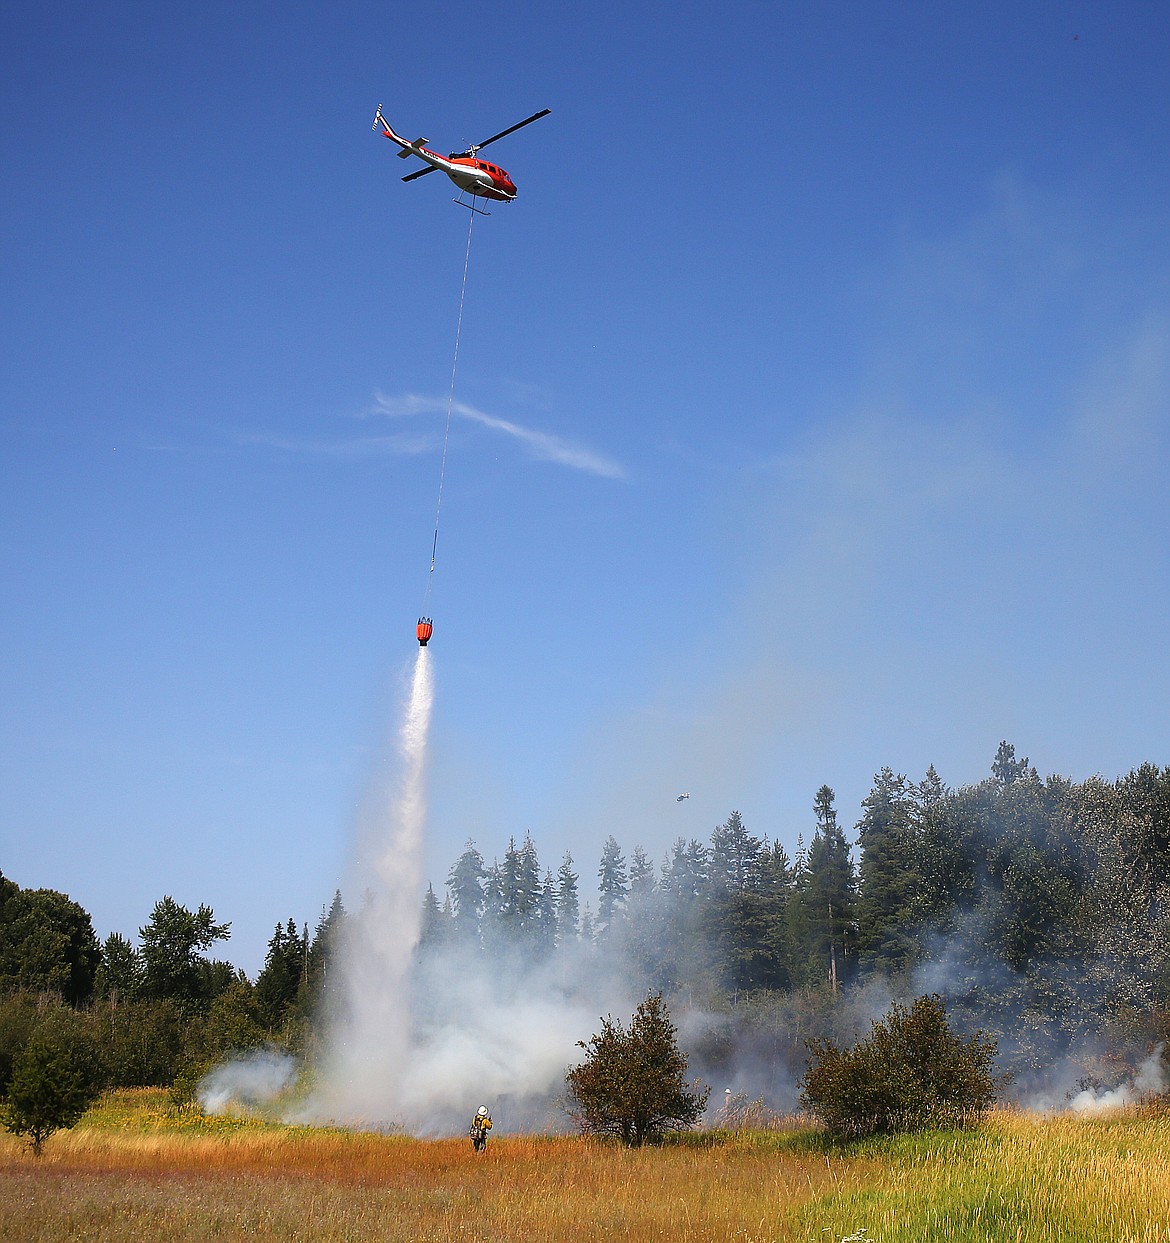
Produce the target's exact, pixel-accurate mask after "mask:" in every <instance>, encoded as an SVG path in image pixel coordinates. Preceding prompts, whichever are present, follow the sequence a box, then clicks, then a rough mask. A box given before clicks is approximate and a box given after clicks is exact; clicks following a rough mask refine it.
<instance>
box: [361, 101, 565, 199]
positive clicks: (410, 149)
mask: <svg viewBox="0 0 1170 1243" xmlns="http://www.w3.org/2000/svg"><path fill="white" fill-rule="evenodd" d="M551 111H552V109H551V108H545V109H544V110H543V111H541V112H534V113H533V114H532V116H530V117H526V118H525V119H524V120H523V121H518V122H517V123H516V124H515V125H510V126H509V127H508V128H507V129H504V130H500V132H499V133H498V134H493V135H492V136H491V137H490V138H485V139H484V140H483V142H477V143H475V144H474V145H473V146H470V147H468V148H467V150H466V151H452V152H451V154H450V155H440V154H439V153H438V152H437V151H431V150H428V148H427V147H426V146H425V145H424V144H425V143H427V142H429V141H430V140H429V139H427V138H416V139H415V140H414V142H409V141H407V139H405V138H402V137H401V136H400V135H398V134H396V133H395V132H394V130H393V129H391V128H390V123H389V122H388V121H387V120H386V118H385V117H384V116H383V115H382V105H381V104H379V105H378V111H377V112H375V113H374V124H373V125H372V126H371V127H370V128H371V129H373V130H374V131H375V132H376V131H377V129H378V126H379V125H381V127H382V135H383V137H385V138H389V139H390V141H391V142H392V143H396V144H397V145H398V146H399V147H401V148H402V150H401V151H399V152H398V158H399V159H400V160H405V159H407V158H408V157H409V156H412V155H417V156H418V157H419V159H420V160H425V161H426V163H427V167H426V168H420V169H418V170H417V171H416V172H413V173H408V174H407V175H406V176H405V177H403V179H402V180H403V181H415V180H417V179H418V178H419V177H425V176H426V175H427V173H433V172H434V171H435V170H436V169H438V170H439V171H441V172H444V173H446V174H447V176H448V177H450V178H451V180H452V181H453V182H454V183H455V185H456V186H457V187H458V188H459V191H460V193H461V194H470V195H471V203H470V204H466V203H465V204H464V206H465V207H466V206H470V208H471V210H472V211H478V212H480V213H481V214H482V215H487V213H486V212H484V211H483V210H482V209H481V208H478V207H476V206H475V200H476V199H477V198H480V199H493V200H495V201H496V202H497V203H511V202H512V201H513V199H515V197H516V183H515V182H514V181H513V180H512V178H511V177H509V176H508V174H507V173H506V172H505V171H504V170H503V169H502V168H500V167H499V165H497V164H492V163H490V162H489V161H487V160H480V159H477V158H476V152H477V151H479V150H481V149H482V148H484V147H486V146H487V145H488V143H492V142H496V141H497V140H498V139H500V138H506V137H507V136H508V135H509V134H514V133H515V132H516V131H517V130H518V129H522V128H523V127H524V126H525V125H531V124H532V122H533V121H539V120H540V118H541V117H546V116H548V114H549V113H550V112H551ZM455 201H456V202H459V200H458V199H456V200H455Z"/></svg>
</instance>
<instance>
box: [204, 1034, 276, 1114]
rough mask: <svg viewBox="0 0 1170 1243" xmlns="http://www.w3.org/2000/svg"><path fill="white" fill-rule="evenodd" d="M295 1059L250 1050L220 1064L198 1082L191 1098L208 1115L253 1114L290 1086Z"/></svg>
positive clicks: (272, 1052) (273, 1053)
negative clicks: (196, 1101)
mask: <svg viewBox="0 0 1170 1243" xmlns="http://www.w3.org/2000/svg"><path fill="white" fill-rule="evenodd" d="M296 1073H297V1062H296V1059H295V1058H292V1057H289V1055H288V1054H287V1053H280V1052H278V1051H277V1050H276V1049H254V1050H252V1051H251V1052H250V1053H242V1054H240V1055H238V1056H236V1057H233V1058H230V1059H229V1060H228V1061H226V1062H223V1063H221V1064H220V1065H219V1066H217V1067H215V1069H214V1070H211V1071H209V1072H208V1073H207V1074H206V1075H204V1076H203V1078H202V1079H201V1080H200V1081H199V1087H198V1088H197V1089H196V1090H195V1098H196V1100H198V1102H199V1104H200V1106H201V1107H202V1108H203V1109H204V1110H205V1111H206V1112H207V1113H209V1114H224V1113H253V1112H256V1111H257V1110H263V1109H264V1107H265V1106H268V1105H271V1104H272V1103H273V1102H274V1101H275V1100H276V1099H277V1097H279V1096H280V1095H281V1093H283V1092H284V1091H285V1090H286V1089H287V1088H288V1087H289V1086H290V1085H291V1084H292V1082H293V1080H294V1078H295V1077H296Z"/></svg>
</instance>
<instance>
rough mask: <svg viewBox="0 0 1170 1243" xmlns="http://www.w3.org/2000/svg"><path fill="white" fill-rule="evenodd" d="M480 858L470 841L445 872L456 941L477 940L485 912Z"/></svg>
mask: <svg viewBox="0 0 1170 1243" xmlns="http://www.w3.org/2000/svg"><path fill="white" fill-rule="evenodd" d="M484 879H485V871H484V866H483V856H482V855H481V854H480V853H479V851H478V850H476V848H475V843H474V842H473V841H472V840H471V838H468V839H467V845H466V846H464V848H463V853H462V854H461V855H460V856H459V858H458V859H456V861H455V863H454V864H453V865H452V867H451V870H450V872H448V873H447V891H448V893H450V895H451V903H452V906H453V907H454V915H455V929H454V930H455V936H456V938H457V939H458V940H459V941H462V942H463V943H465V944H468V945H472V944H475V943H476V942H477V941H478V940H479V923H480V920H481V919H482V918H483V911H484V902H485V895H484Z"/></svg>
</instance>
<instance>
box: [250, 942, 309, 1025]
mask: <svg viewBox="0 0 1170 1243" xmlns="http://www.w3.org/2000/svg"><path fill="white" fill-rule="evenodd" d="M304 971H305V943H304V940H303V939H302V937H301V934H300V932H299V930H298V929H297V925H296V921H295V920H293V919H290V920H289V921H288V923H287V924H286V925H284V926H283V927H282V926H281V925H280V924H277V925H276V928H275V930H274V931H273V934H272V938H271V940H270V941H269V942H268V955H267V957H266V958H265V960H264V966H263V968H262V969H261V971H260V974H259V975H258V976H257V977H256V985H255V1003H256V1007H257V1010H258V1012H259V1016H260V1020H261V1021H262V1022H263V1023H264V1025H265V1027H267V1029H268V1030H269V1031H275V1030H276V1029H277V1028H278V1027H279V1026H280V1025H281V1023H282V1022H283V1021H284V1019H285V1018H286V1016H287V1015H288V1013H289V1011H290V1010H291V1009H292V1007H293V1006H295V1004H296V1001H297V995H298V993H299V991H300V985H301V979H302V977H303V975H304Z"/></svg>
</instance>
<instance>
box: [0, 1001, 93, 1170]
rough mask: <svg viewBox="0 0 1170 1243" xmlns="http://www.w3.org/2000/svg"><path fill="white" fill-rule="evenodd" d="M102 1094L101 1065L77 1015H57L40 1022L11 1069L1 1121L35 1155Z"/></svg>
mask: <svg viewBox="0 0 1170 1243" xmlns="http://www.w3.org/2000/svg"><path fill="white" fill-rule="evenodd" d="M100 1091H101V1063H100V1060H99V1058H98V1052H97V1048H96V1046H95V1045H94V1042H93V1039H92V1037H91V1036H90V1034H89V1032H88V1030H87V1029H86V1027H85V1025H84V1021H83V1020H82V1018H81V1016H80V1015H77V1014H75V1013H74V1012H73V1011H72V1010H68V1009H64V1008H63V1009H62V1010H61V1011H60V1012H58V1013H55V1014H52V1015H50V1016H49V1017H48V1018H46V1019H44V1020H42V1021H41V1022H40V1023H38V1025H37V1026H36V1028H35V1029H34V1030H33V1033H32V1035H31V1036H30V1037H29V1040H28V1043H27V1044H26V1045H25V1046H24V1048H23V1049H22V1050H21V1051H20V1053H19V1054H18V1055H17V1056H16V1058H15V1059H14V1061H13V1065H12V1079H11V1081H10V1082H9V1084H8V1101H7V1104H6V1105H5V1107H4V1110H3V1113H2V1115H0V1120H2V1121H3V1123H4V1126H5V1127H7V1129H8V1130H10V1131H12V1132H13V1133H14V1134H16V1135H24V1136H27V1137H28V1140H29V1143H30V1144H31V1145H32V1150H33V1152H34V1153H35V1154H36V1155H38V1156H39V1155H40V1151H41V1145H42V1144H43V1143H44V1142H45V1140H46V1139H48V1138H49V1136H50V1135H52V1134H53V1132H54V1131H58V1130H61V1129H62V1128H68V1127H71V1126H73V1125H75V1123H76V1122H77V1121H78V1119H80V1117H81V1115H82V1114H83V1113H85V1111H86V1109H88V1108H89V1106H90V1105H91V1104H92V1102H93V1101H94V1100H95V1099H96V1098H97V1096H98V1094H99V1092H100Z"/></svg>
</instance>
